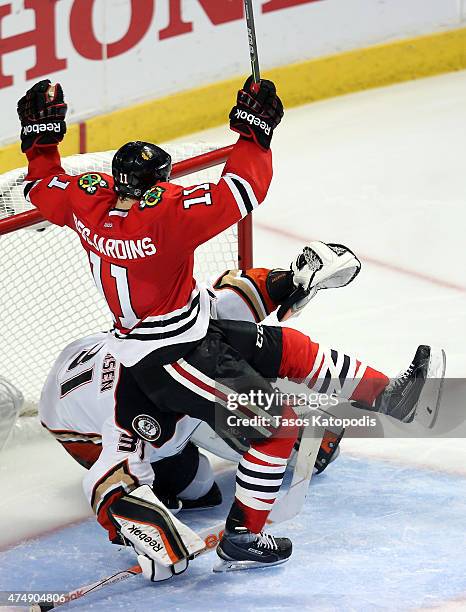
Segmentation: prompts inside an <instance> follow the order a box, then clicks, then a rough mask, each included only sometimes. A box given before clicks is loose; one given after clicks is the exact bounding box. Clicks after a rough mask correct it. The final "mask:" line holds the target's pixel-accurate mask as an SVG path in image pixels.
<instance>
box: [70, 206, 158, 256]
mask: <svg viewBox="0 0 466 612" xmlns="http://www.w3.org/2000/svg"><path fill="white" fill-rule="evenodd" d="M73 220H74V224H75V226H76V231H77V232H78V234H79V235H80V236H82V238H83V240H85V241H86V242H87V244H89V245H90V246H91V247H93V248H94V249H95V250H96V251H98V252H99V253H102V254H103V255H106V256H107V257H114V258H115V259H139V258H144V257H150V256H151V255H155V254H156V253H157V248H156V246H155V244H154V243H153V242H152V238H149V237H148V236H146V237H145V238H140V239H139V240H115V239H114V238H106V237H105V236H99V234H96V233H95V232H91V230H90V229H89V228H88V227H86V226H85V225H84V223H83V222H82V221H80V220H79V219H78V217H77V216H76V215H75V214H74V213H73Z"/></svg>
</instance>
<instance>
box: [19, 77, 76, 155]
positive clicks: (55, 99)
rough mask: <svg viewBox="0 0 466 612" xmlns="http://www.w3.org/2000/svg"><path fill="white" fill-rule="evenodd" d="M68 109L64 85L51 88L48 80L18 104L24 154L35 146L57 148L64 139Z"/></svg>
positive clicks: (32, 89)
mask: <svg viewBox="0 0 466 612" xmlns="http://www.w3.org/2000/svg"><path fill="white" fill-rule="evenodd" d="M67 108H68V107H67V105H66V104H65V101H64V98H63V89H62V87H61V85H59V84H58V83H57V84H56V85H52V84H51V82H50V81H49V80H48V79H45V80H43V81H39V83H36V84H35V85H34V86H33V87H31V89H29V91H27V92H26V95H25V96H23V97H22V98H21V100H20V101H19V102H18V117H19V120H20V121H21V128H22V129H21V150H22V151H23V153H26V152H27V151H28V150H29V149H31V148H32V147H33V146H35V145H40V146H44V145H45V146H47V145H56V144H58V143H59V142H61V141H62V140H63V137H64V135H65V134H66V123H65V117H66V111H67Z"/></svg>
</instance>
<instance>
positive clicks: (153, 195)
mask: <svg viewBox="0 0 466 612" xmlns="http://www.w3.org/2000/svg"><path fill="white" fill-rule="evenodd" d="M164 191H165V189H164V188H163V187H152V189H149V190H148V191H146V193H145V194H144V195H143V197H142V200H141V202H140V204H139V208H140V209H141V210H144V209H145V208H153V207H154V206H157V204H158V203H159V202H161V200H162V197H163V194H164Z"/></svg>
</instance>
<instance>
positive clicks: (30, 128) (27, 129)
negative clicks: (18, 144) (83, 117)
mask: <svg viewBox="0 0 466 612" xmlns="http://www.w3.org/2000/svg"><path fill="white" fill-rule="evenodd" d="M41 132H56V133H57V134H59V133H60V132H61V128H60V123H58V122H57V123H34V125H25V126H24V127H23V136H28V135H29V134H32V133H34V134H40V133H41Z"/></svg>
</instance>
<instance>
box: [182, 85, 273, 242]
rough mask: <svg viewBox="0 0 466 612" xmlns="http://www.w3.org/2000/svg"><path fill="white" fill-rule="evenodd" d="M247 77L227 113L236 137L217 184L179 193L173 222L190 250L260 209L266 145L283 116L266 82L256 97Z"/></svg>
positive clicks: (268, 158)
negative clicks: (177, 221)
mask: <svg viewBox="0 0 466 612" xmlns="http://www.w3.org/2000/svg"><path fill="white" fill-rule="evenodd" d="M251 83H252V78H251V77H250V78H249V79H248V80H247V81H246V83H245V84H244V87H243V89H241V90H240V91H239V92H238V97H237V102H236V105H235V106H234V107H233V109H232V110H231V112H230V128H231V129H232V130H233V131H235V132H238V133H239V134H240V138H239V140H238V142H237V143H236V145H235V146H234V148H233V150H232V152H231V154H230V157H229V159H228V161H227V163H226V166H225V169H224V171H223V174H222V177H221V179H220V181H219V182H218V183H217V184H213V183H204V184H201V185H193V186H192V187H189V188H187V189H183V188H182V189H180V194H179V199H180V201H179V207H178V220H179V224H180V225H181V227H184V229H185V231H184V235H185V236H186V242H187V244H188V245H189V247H191V248H196V247H197V246H199V245H200V244H202V243H203V242H206V241H207V240H209V239H210V238H212V237H213V236H215V235H217V234H219V233H220V232H222V231H223V230H225V229H227V228H228V227H230V226H231V225H233V224H234V223H237V222H238V221H239V220H240V219H242V218H244V217H245V216H246V215H248V214H249V213H251V212H252V211H253V210H254V209H255V208H256V207H257V206H259V204H261V203H262V202H263V201H264V199H265V197H266V195H267V191H268V189H269V186H270V182H271V180H272V153H271V151H270V142H271V140H272V135H273V131H274V129H275V128H276V127H277V125H278V124H279V123H280V121H281V119H282V117H283V106H282V103H281V101H280V98H279V97H278V96H277V93H276V90H275V85H274V84H273V83H272V82H271V81H261V83H260V87H259V89H258V91H257V92H253V91H252V90H251V89H250V87H251Z"/></svg>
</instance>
